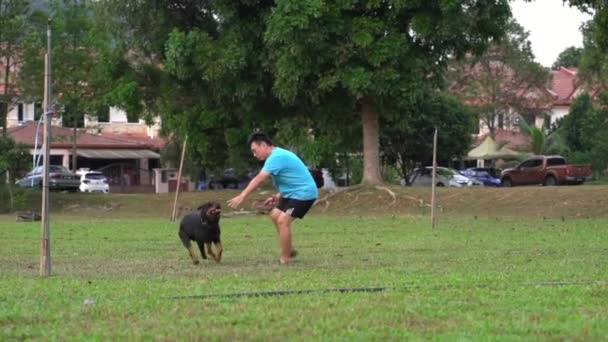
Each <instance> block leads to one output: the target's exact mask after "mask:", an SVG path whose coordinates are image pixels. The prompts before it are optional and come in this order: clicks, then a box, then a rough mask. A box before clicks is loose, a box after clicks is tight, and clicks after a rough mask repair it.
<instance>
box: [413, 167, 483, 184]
mask: <svg viewBox="0 0 608 342" xmlns="http://www.w3.org/2000/svg"><path fill="white" fill-rule="evenodd" d="M432 172H433V168H432V167H430V166H427V167H425V168H417V169H415V170H414V172H413V173H412V177H411V178H410V184H411V185H412V186H431V184H432V183H433V182H432ZM435 184H436V185H437V186H453V187H465V186H481V185H483V183H481V182H479V181H477V180H474V179H470V178H468V177H466V176H464V175H462V174H461V173H460V172H458V171H456V170H454V169H450V168H447V167H441V166H438V167H437V175H436V177H435Z"/></svg>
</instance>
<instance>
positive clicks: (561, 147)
mask: <svg viewBox="0 0 608 342" xmlns="http://www.w3.org/2000/svg"><path fill="white" fill-rule="evenodd" d="M519 130H520V132H521V133H523V134H524V135H526V136H528V137H529V138H530V149H531V152H532V153H533V154H536V155H542V154H563V153H564V152H566V151H567V147H566V142H565V139H564V137H563V132H562V131H561V130H554V131H549V130H547V129H545V128H539V127H536V126H534V125H531V124H528V123H527V122H526V120H521V121H520V122H519Z"/></svg>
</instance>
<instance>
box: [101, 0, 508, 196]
mask: <svg viewBox="0 0 608 342" xmlns="http://www.w3.org/2000/svg"><path fill="white" fill-rule="evenodd" d="M102 6H103V7H104V8H105V9H106V10H107V11H108V13H112V14H113V15H110V16H109V18H115V20H113V21H108V22H112V25H113V26H114V27H115V28H117V29H119V32H118V33H119V36H120V37H122V39H121V40H123V41H125V42H126V43H127V44H126V46H128V51H130V52H131V53H133V54H135V55H136V56H138V57H139V58H137V63H129V64H128V65H129V66H130V69H131V70H136V72H135V73H134V74H135V75H139V76H137V77H134V78H132V79H131V80H133V81H134V82H132V83H128V82H125V83H123V85H126V84H130V85H131V86H130V88H129V89H132V90H133V91H132V92H131V93H130V94H135V96H132V97H130V98H129V102H131V103H134V102H138V101H139V103H144V104H145V105H144V106H143V108H145V110H154V111H157V112H158V113H163V123H166V124H167V127H168V128H170V129H171V130H173V131H174V132H179V133H178V134H181V135H183V134H185V132H188V136H189V141H190V139H192V141H193V144H192V146H194V147H193V148H196V149H198V150H199V152H200V155H202V156H207V155H214V157H213V158H208V159H206V162H209V161H211V160H213V161H218V162H221V159H219V158H218V157H217V156H224V158H223V160H228V159H229V158H228V154H229V153H231V152H230V151H235V150H236V148H237V146H242V145H243V142H244V141H245V139H244V138H245V137H246V136H247V135H248V133H250V132H251V131H252V130H253V129H254V128H256V127H262V128H263V127H272V126H274V124H275V123H276V122H277V121H278V120H280V119H284V118H286V117H301V116H304V117H307V118H312V119H316V118H318V113H321V112H323V113H325V114H327V115H331V116H332V118H333V121H335V122H341V123H342V125H346V124H348V125H351V124H353V123H355V121H354V120H353V119H352V115H353V114H356V119H357V121H359V122H360V123H361V126H362V127H363V139H362V140H363V150H364V159H365V171H364V174H365V177H364V182H366V183H370V184H372V183H377V182H380V181H381V176H380V173H379V117H380V116H381V115H383V113H385V112H386V113H388V112H390V110H391V107H395V106H396V104H397V103H401V104H405V103H414V102H415V101H416V98H417V97H419V96H421V95H422V94H424V93H425V92H426V91H430V90H431V89H433V88H434V87H436V86H438V85H439V83H440V79H441V76H442V75H443V71H444V70H445V60H447V57H448V55H462V54H463V53H464V52H466V51H471V50H474V51H480V50H482V49H483V48H484V47H485V46H486V43H487V40H488V39H489V38H490V37H498V36H500V35H501V34H502V32H503V26H504V24H505V23H506V20H507V18H508V17H509V15H510V11H509V6H508V2H507V1H506V0H502V1H498V2H486V1H482V2H478V3H475V4H473V5H468V6H461V3H460V2H458V1H448V2H439V1H430V2H423V3H421V2H418V1H407V2H403V3H400V4H391V3H388V2H377V1H367V2H360V3H357V4H355V3H354V2H340V3H333V4H332V5H331V6H326V5H325V4H322V3H321V2H301V1H295V0H289V1H280V2H276V3H275V2H272V1H263V2H251V1H249V0H241V1H223V2H214V1H209V2H200V1H187V0H186V1H184V0H182V1H157V2H156V3H155V4H154V5H153V6H151V7H150V8H148V6H147V5H145V4H143V3H140V2H132V1H124V0H122V1H121V0H106V1H102ZM144 7H145V8H144ZM125 50H126V49H125ZM123 55H125V54H124V53H123ZM131 59H133V58H131ZM161 66H162V67H161ZM150 75H153V77H150ZM151 79H153V80H155V81H156V83H155V84H154V85H155V86H156V87H157V88H160V89H162V92H160V93H159V92H157V94H158V95H159V96H156V97H154V98H153V99H152V98H151V97H148V98H147V99H151V100H152V101H146V100H147V99H146V96H145V92H146V91H149V90H150V86H149V85H150V83H151V82H150V80H151ZM134 100H135V101H134ZM325 108H330V109H331V111H329V110H325ZM224 132H226V133H224ZM314 133H317V132H314ZM340 133H341V132H340V131H337V132H334V135H339V134H340ZM315 137H316V138H318V135H316V136H315ZM210 142H213V143H210ZM242 150H243V149H242V148H241V151H242ZM238 153H241V152H238ZM238 153H237V154H238Z"/></svg>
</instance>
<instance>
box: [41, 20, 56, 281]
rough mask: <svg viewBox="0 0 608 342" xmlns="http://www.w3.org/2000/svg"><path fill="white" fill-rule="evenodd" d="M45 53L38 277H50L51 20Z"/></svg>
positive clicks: (47, 30)
mask: <svg viewBox="0 0 608 342" xmlns="http://www.w3.org/2000/svg"><path fill="white" fill-rule="evenodd" d="M46 35H47V52H46V55H45V63H44V64H45V68H44V110H43V115H44V159H43V168H44V172H43V174H42V213H41V221H42V222H41V228H40V229H41V235H42V239H41V242H40V276H41V277H48V276H50V275H51V218H50V214H49V166H50V164H51V156H50V151H51V146H50V145H51V144H50V143H51V119H52V117H51V114H52V113H53V111H52V110H51V107H52V105H51V104H52V101H51V19H49V21H48V23H47V29H46Z"/></svg>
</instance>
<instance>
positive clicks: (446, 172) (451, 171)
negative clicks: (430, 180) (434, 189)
mask: <svg viewBox="0 0 608 342" xmlns="http://www.w3.org/2000/svg"><path fill="white" fill-rule="evenodd" d="M437 173H439V174H442V175H446V176H456V175H460V172H458V171H456V170H454V169H448V168H443V167H442V168H439V167H438V168H437Z"/></svg>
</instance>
